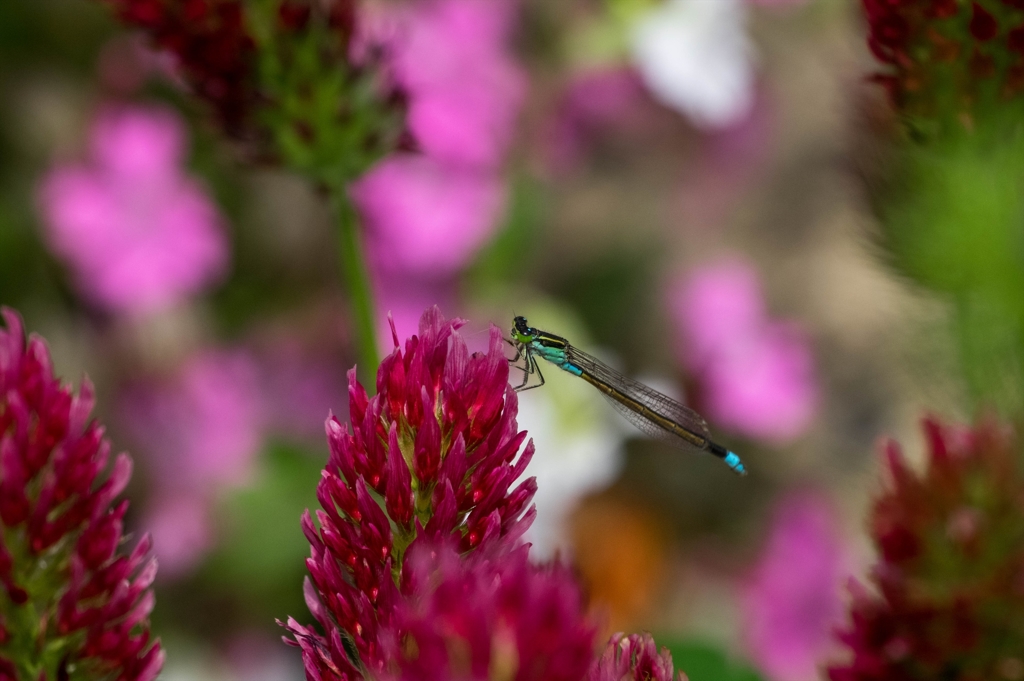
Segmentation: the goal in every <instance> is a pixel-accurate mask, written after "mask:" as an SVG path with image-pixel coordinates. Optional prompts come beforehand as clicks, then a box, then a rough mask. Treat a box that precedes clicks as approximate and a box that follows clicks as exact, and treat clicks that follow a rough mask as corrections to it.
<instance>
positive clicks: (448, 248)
mask: <svg viewBox="0 0 1024 681" xmlns="http://www.w3.org/2000/svg"><path fill="white" fill-rule="evenodd" d="M352 197H353V200H354V201H355V204H356V206H357V208H358V209H359V212H360V214H361V215H362V216H363V220H364V221H365V223H366V227H367V237H366V238H367V250H368V252H369V254H370V258H371V260H372V261H373V263H374V264H375V265H376V267H377V269H378V270H379V271H384V272H388V273H396V274H398V273H400V274H403V275H406V276H408V275H418V276H425V275H429V276H449V275H452V274H455V273H457V272H458V271H459V270H460V269H461V268H462V267H464V266H465V265H466V263H467V262H468V261H469V260H470V258H472V256H473V255H475V254H476V252H477V250H479V249H480V247H481V246H483V244H484V243H485V242H486V241H487V239H488V238H489V237H490V236H491V234H492V233H493V232H494V229H495V227H496V224H497V220H498V218H499V217H500V215H501V211H502V208H503V207H504V200H505V191H504V186H503V183H502V181H501V180H500V178H498V177H497V176H494V175H491V174H487V173H477V172H475V171H473V170H465V169H461V168H455V167H451V166H446V165H443V164H441V163H438V162H437V161H435V160H434V159H432V158H430V157H427V156H417V155H411V154H401V155H396V156H392V157H390V158H387V159H385V160H384V161H382V162H381V163H379V164H377V165H376V166H375V167H374V168H373V169H371V170H370V172H369V173H367V174H366V175H364V176H363V177H362V178H360V179H359V180H358V181H357V182H356V183H355V184H354V185H353V187H352ZM421 309H422V306H421Z"/></svg>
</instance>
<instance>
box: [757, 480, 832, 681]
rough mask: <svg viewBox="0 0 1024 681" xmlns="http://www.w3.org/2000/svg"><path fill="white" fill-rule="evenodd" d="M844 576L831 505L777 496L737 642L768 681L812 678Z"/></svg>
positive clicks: (828, 640) (827, 641) (826, 649)
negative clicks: (777, 500)
mask: <svg viewBox="0 0 1024 681" xmlns="http://www.w3.org/2000/svg"><path fill="white" fill-rule="evenodd" d="M846 576H847V550H846V547H845V546H844V545H843V542H842V539H841V537H840V532H839V527H838V522H837V519H836V516H835V512H834V510H833V509H832V507H831V506H830V505H829V504H828V503H827V502H825V501H824V500H823V499H822V498H820V497H819V496H817V495H815V494H808V493H797V494H792V495H790V496H788V497H786V498H784V499H783V500H782V501H781V502H780V503H779V505H778V506H777V508H776V510H775V513H774V515H773V520H772V529H771V531H770V533H769V536H768V541H767V545H766V546H765V549H764V552H763V553H762V555H761V558H760V561H759V562H758V564H757V566H756V567H755V569H754V572H753V574H752V575H751V577H750V580H749V582H748V583H747V585H746V587H745V589H744V595H743V640H744V643H745V645H746V648H747V650H748V652H749V654H750V656H751V659H753V660H754V661H755V662H756V663H757V664H758V668H759V669H761V670H762V671H763V672H764V673H765V674H766V675H767V677H768V678H769V679H770V680H771V681H809V680H810V679H815V678H818V665H819V663H821V662H822V661H823V660H827V659H828V655H829V653H830V652H832V648H833V644H832V631H833V629H834V628H835V626H836V625H838V624H839V623H840V621H841V619H842V610H843V598H842V585H843V582H844V580H845V578H846Z"/></svg>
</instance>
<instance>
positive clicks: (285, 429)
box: [260, 340, 348, 440]
mask: <svg viewBox="0 0 1024 681" xmlns="http://www.w3.org/2000/svg"><path fill="white" fill-rule="evenodd" d="M343 378H344V372H343V371H342V370H341V368H340V366H339V365H337V363H336V362H332V361H331V360H330V359H329V358H328V357H326V356H323V355H319V356H318V355H313V354H311V353H310V352H309V351H308V350H307V349H305V348H303V347H302V346H301V344H300V343H299V342H297V341H295V340H289V341H285V342H282V343H280V344H279V345H277V346H276V347H274V348H272V349H271V350H270V351H269V352H267V353H265V354H264V353H261V355H260V386H261V387H260V392H261V394H262V395H264V398H263V402H264V405H263V407H264V418H265V422H266V423H265V426H266V428H267V429H268V430H269V431H271V432H273V434H274V435H282V436H285V437H289V438H297V439H300V440H312V439H313V438H316V439H319V438H320V437H322V436H323V432H324V418H325V417H326V416H327V414H328V413H330V412H335V413H337V412H341V411H344V409H345V407H346V402H347V400H348V397H347V394H346V393H347V390H346V388H345V382H344V380H343Z"/></svg>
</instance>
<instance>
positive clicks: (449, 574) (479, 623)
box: [378, 542, 596, 681]
mask: <svg viewBox="0 0 1024 681" xmlns="http://www.w3.org/2000/svg"><path fill="white" fill-rule="evenodd" d="M528 548H529V547H528V546H526V545H521V546H519V547H517V548H513V549H509V548H507V545H505V544H502V543H494V544H491V545H489V546H488V547H487V548H485V549H483V550H479V551H474V552H472V553H470V554H468V556H467V557H466V558H465V559H463V558H461V557H460V556H459V554H458V552H457V550H456V549H455V548H454V547H452V546H451V545H450V544H448V545H445V544H441V545H430V544H425V543H420V542H417V544H416V545H415V546H413V547H411V548H410V551H409V554H408V556H409V558H408V560H407V562H406V565H405V572H404V574H403V580H404V581H405V588H404V589H403V590H404V591H406V592H407V593H408V597H406V598H404V599H402V600H401V601H400V602H399V604H398V607H397V608H396V610H395V613H394V617H393V618H392V620H391V622H390V625H389V626H388V628H387V630H386V631H385V632H384V635H383V637H382V646H383V650H384V652H385V654H386V656H387V659H388V660H389V661H390V664H389V666H388V668H387V669H385V670H383V672H382V673H381V674H380V676H379V677H378V678H380V679H386V680H389V681H452V680H453V679H489V678H495V679H513V678H515V679H538V680H540V679H543V680H544V681H580V680H581V679H583V678H584V675H585V674H586V673H587V670H588V668H589V667H590V665H591V659H592V656H593V646H594V633H595V629H596V627H595V626H594V625H593V624H591V623H590V622H588V621H587V619H586V618H585V617H583V598H582V594H581V590H580V588H579V586H578V585H577V584H576V582H575V580H574V579H573V577H572V575H571V574H570V573H569V571H568V570H567V569H566V568H564V567H561V566H559V565H557V564H554V565H550V566H546V567H539V568H538V567H535V566H533V565H531V564H530V562H529V560H528V557H527V550H528Z"/></svg>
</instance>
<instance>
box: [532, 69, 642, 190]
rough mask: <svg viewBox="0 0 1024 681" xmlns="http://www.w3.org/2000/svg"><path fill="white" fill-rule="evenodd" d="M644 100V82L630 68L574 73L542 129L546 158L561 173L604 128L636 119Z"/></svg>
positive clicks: (577, 159) (572, 163)
mask: <svg viewBox="0 0 1024 681" xmlns="http://www.w3.org/2000/svg"><path fill="white" fill-rule="evenodd" d="M645 101H646V100H645V95H644V89H643V84H642V83H641V82H640V79H639V77H638V76H637V74H636V73H635V72H634V71H633V70H631V69H628V68H623V67H612V68H607V67H606V68H597V69H592V70H589V71H585V72H583V73H580V74H577V75H576V76H574V78H573V80H572V81H571V82H569V83H568V84H567V85H566V88H565V91H564V92H563V93H562V95H561V101H560V102H559V103H558V106H557V108H556V110H555V111H554V113H553V115H552V117H551V119H550V120H549V121H548V122H547V124H546V126H545V129H544V131H543V143H544V148H543V150H542V153H543V155H544V156H545V161H546V162H547V163H548V165H549V166H551V167H552V169H554V170H555V171H556V172H564V171H565V170H567V169H568V168H569V167H571V166H572V165H574V164H575V163H577V162H578V161H579V157H580V156H581V155H582V154H583V153H584V151H585V149H586V147H587V146H588V144H590V142H591V139H592V138H593V137H595V136H597V135H598V134H600V133H601V132H602V131H603V130H604V129H605V128H608V127H611V126H614V125H616V124H621V123H625V122H626V121H629V120H633V119H637V118H639V116H640V115H641V108H642V107H641V104H642V103H643V102H645Z"/></svg>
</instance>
